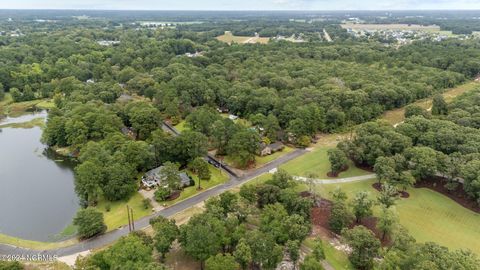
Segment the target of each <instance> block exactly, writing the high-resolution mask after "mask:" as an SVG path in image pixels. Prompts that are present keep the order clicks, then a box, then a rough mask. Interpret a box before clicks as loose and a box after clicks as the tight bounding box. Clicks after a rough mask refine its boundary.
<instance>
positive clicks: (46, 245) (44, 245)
mask: <svg viewBox="0 0 480 270" xmlns="http://www.w3.org/2000/svg"><path fill="white" fill-rule="evenodd" d="M0 243H2V244H7V245H12V246H17V247H23V248H31V249H35V250H48V249H55V248H61V247H67V246H71V245H74V244H76V243H78V239H77V238H71V239H68V240H65V241H61V242H39V241H32V240H25V239H20V238H17V237H13V236H9V235H5V234H0Z"/></svg>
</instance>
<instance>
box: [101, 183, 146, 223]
mask: <svg viewBox="0 0 480 270" xmlns="http://www.w3.org/2000/svg"><path fill="white" fill-rule="evenodd" d="M107 205H108V206H110V211H108V212H107V209H106V208H107ZM127 205H128V206H129V207H130V208H132V209H133V218H134V220H137V219H140V218H142V217H145V216H148V215H150V214H152V209H151V208H148V209H145V208H144V207H143V197H142V195H141V194H140V193H138V192H135V194H134V195H133V196H132V197H131V198H130V199H129V200H128V201H117V202H108V201H106V200H100V202H99V203H98V204H97V206H96V208H97V210H98V211H100V212H102V213H103V217H104V219H105V224H106V225H107V231H111V230H115V229H117V228H118V227H121V226H123V225H126V224H128V216H127V207H126V206H127Z"/></svg>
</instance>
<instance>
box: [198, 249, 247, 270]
mask: <svg viewBox="0 0 480 270" xmlns="http://www.w3.org/2000/svg"><path fill="white" fill-rule="evenodd" d="M238 267H239V265H238V263H237V262H236V261H235V258H234V257H233V256H232V255H230V254H228V253H226V254H217V255H215V256H212V257H210V258H208V260H207V261H206V262H205V269H206V270H237V269H238Z"/></svg>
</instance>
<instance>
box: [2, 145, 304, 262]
mask: <svg viewBox="0 0 480 270" xmlns="http://www.w3.org/2000/svg"><path fill="white" fill-rule="evenodd" d="M305 153H307V151H306V150H301V149H299V150H296V151H293V152H291V153H288V154H286V155H285V156H282V157H280V158H278V159H276V160H274V161H272V162H271V163H269V164H267V165H265V166H263V167H261V168H259V169H257V170H255V171H253V172H250V173H248V174H247V175H245V176H243V177H240V178H233V177H231V178H230V180H229V181H228V182H227V183H225V184H222V185H218V186H216V187H213V188H211V189H209V190H206V191H204V192H202V193H200V194H198V195H196V196H193V197H190V198H188V199H186V200H184V201H181V202H179V203H177V204H175V205H172V206H171V207H168V208H165V209H163V210H161V211H159V212H156V213H154V214H152V215H150V216H147V217H144V218H142V219H140V220H137V221H136V222H135V228H136V229H137V230H139V229H143V228H145V227H147V226H149V223H148V221H149V220H150V219H151V218H152V217H155V216H159V215H162V216H165V217H170V216H173V215H175V214H176V213H179V212H181V211H183V210H185V209H187V208H189V207H192V206H194V205H196V204H198V203H200V202H202V201H205V200H206V199H208V198H210V197H212V196H215V195H218V194H220V193H222V192H224V191H227V190H230V189H232V188H234V187H237V186H239V185H241V184H243V183H245V182H248V181H249V180H252V179H254V178H256V177H257V176H259V175H262V174H263V173H266V172H268V171H270V170H271V169H274V168H277V167H278V166H280V165H282V164H283V163H286V162H287V161H290V160H292V159H294V158H296V157H299V156H301V155H303V154H305ZM127 234H128V226H123V227H122V228H120V229H117V230H114V231H110V232H108V233H105V234H103V235H100V236H98V237H95V238H93V239H89V240H86V241H82V242H80V243H78V244H75V245H72V246H68V247H64V248H59V249H53V250H33V249H25V248H19V247H15V246H10V245H5V244H0V255H38V254H42V255H51V256H54V255H56V256H58V257H62V256H67V255H72V254H75V253H79V252H83V251H86V250H90V249H95V248H100V247H102V246H105V245H108V244H110V243H112V242H114V241H115V240H117V239H118V238H120V237H122V236H124V235H127Z"/></svg>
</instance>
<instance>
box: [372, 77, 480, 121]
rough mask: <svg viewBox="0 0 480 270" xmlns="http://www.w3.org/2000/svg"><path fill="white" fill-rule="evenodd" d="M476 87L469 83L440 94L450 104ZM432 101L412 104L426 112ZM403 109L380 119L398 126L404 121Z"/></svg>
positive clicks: (477, 84) (472, 82) (476, 85)
mask: <svg viewBox="0 0 480 270" xmlns="http://www.w3.org/2000/svg"><path fill="white" fill-rule="evenodd" d="M478 87H480V84H479V83H478V82H475V81H470V82H468V83H465V84H462V85H459V86H457V87H454V88H450V89H448V90H446V91H445V92H443V93H442V96H443V97H444V99H445V101H446V102H451V101H452V100H453V99H454V98H455V97H457V96H459V95H461V94H463V93H465V92H468V91H471V90H473V89H476V88H478ZM432 100H433V98H426V99H422V100H418V101H416V102H414V103H412V104H415V105H418V106H420V107H422V108H424V109H425V110H428V109H429V108H431V107H432ZM407 106H408V105H407ZM405 107H406V106H405ZM405 107H402V108H398V109H394V110H390V111H387V112H385V113H384V114H383V115H382V117H381V119H383V120H386V121H387V122H388V123H390V124H392V125H394V124H398V123H400V122H402V121H404V120H405Z"/></svg>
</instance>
